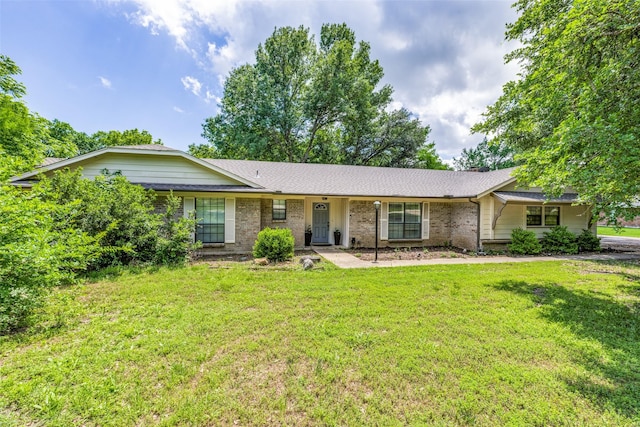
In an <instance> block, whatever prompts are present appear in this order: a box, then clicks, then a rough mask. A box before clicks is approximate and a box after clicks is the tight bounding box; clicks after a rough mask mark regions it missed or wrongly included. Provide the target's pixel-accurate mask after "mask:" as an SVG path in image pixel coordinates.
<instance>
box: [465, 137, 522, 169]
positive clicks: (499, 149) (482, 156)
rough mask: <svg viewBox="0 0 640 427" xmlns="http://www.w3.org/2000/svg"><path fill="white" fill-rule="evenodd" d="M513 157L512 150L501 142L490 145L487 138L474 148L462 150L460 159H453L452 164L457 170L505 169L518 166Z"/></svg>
mask: <svg viewBox="0 0 640 427" xmlns="http://www.w3.org/2000/svg"><path fill="white" fill-rule="evenodd" d="M513 156H514V150H513V148H511V147H510V146H508V145H506V144H504V143H502V142H496V143H492V144H490V143H489V141H487V138H484V139H483V140H482V142H481V143H480V144H478V146H477V147H476V148H469V149H467V148H463V149H462V154H461V156H460V158H457V159H456V158H454V159H453V164H454V166H455V168H456V169H457V170H468V169H472V168H487V169H489V170H498V169H506V168H511V167H513V166H516V165H517V164H518V163H517V162H516V161H515V160H514V159H513Z"/></svg>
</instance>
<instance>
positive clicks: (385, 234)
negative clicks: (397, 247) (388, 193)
mask: <svg viewBox="0 0 640 427" xmlns="http://www.w3.org/2000/svg"><path fill="white" fill-rule="evenodd" d="M380 240H389V203H387V202H382V206H381V207H380Z"/></svg>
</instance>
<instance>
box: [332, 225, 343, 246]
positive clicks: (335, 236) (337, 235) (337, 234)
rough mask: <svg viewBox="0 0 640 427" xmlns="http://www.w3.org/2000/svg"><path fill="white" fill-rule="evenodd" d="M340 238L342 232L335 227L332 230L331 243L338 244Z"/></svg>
mask: <svg viewBox="0 0 640 427" xmlns="http://www.w3.org/2000/svg"><path fill="white" fill-rule="evenodd" d="M341 239H342V233H340V229H338V228H336V229H335V231H334V232H333V244H334V245H336V246H339V245H340V241H341Z"/></svg>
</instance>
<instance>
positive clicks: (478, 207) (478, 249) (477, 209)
mask: <svg viewBox="0 0 640 427" xmlns="http://www.w3.org/2000/svg"><path fill="white" fill-rule="evenodd" d="M468 199H469V202H470V203H473V204H474V205H476V252H478V253H480V252H483V250H482V246H481V245H480V202H474V201H473V200H471V197H469V198H468Z"/></svg>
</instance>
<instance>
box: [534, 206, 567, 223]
mask: <svg viewBox="0 0 640 427" xmlns="http://www.w3.org/2000/svg"><path fill="white" fill-rule="evenodd" d="M556 225H560V207H558V206H527V227H543V226H544V227H555V226H556Z"/></svg>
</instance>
